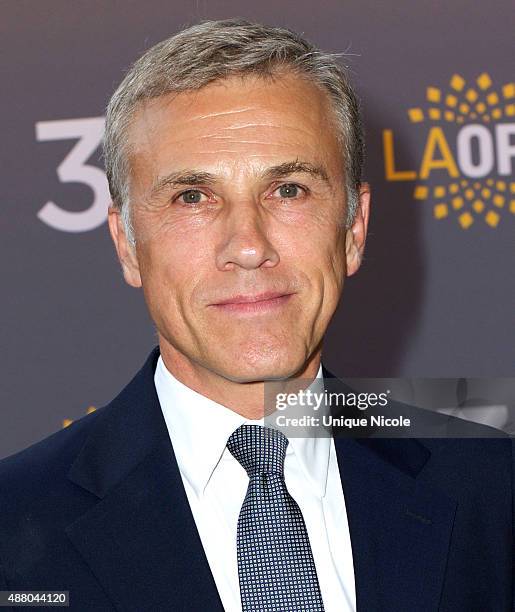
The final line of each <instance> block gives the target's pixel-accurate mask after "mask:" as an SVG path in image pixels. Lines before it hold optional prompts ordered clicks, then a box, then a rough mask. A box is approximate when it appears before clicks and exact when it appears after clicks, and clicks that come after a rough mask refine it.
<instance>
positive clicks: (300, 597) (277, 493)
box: [227, 425, 324, 612]
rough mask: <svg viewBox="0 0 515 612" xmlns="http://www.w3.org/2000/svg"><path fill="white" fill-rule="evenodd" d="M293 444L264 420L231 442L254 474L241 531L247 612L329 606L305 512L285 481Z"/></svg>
mask: <svg viewBox="0 0 515 612" xmlns="http://www.w3.org/2000/svg"><path fill="white" fill-rule="evenodd" d="M287 446H288V439H287V438H286V436H285V435H284V434H282V433H281V432H280V431H277V430H275V429H271V428H269V427H261V426H260V425H242V426H241V427H239V428H238V429H237V430H236V431H234V432H233V433H232V434H231V436H230V437H229V440H228V442H227V448H228V449H229V451H230V452H231V453H232V455H233V456H234V457H235V458H236V459H237V460H238V461H239V463H240V464H241V465H242V466H243V467H244V468H245V470H246V472H247V474H248V476H249V479H250V480H249V486H248V489H247V494H246V496H245V499H244V501H243V505H242V507H241V511H240V516H239V518H238V535H237V554H238V575H239V579H240V594H241V603H242V609H243V612H250V611H253V612H256V611H260V612H262V611H263V612H266V611H271V610H274V611H276V612H277V611H281V612H308V611H309V612H311V611H315V610H316V611H320V610H323V609H324V605H323V602H322V596H321V594H320V587H319V584H318V578H317V573H316V568H315V563H314V561H313V554H312V552H311V546H310V544H309V538H308V533H307V530H306V525H305V524H304V519H303V517H302V512H301V510H300V508H299V506H298V505H297V503H296V501H295V500H294V499H293V498H292V496H291V495H290V494H289V493H288V490H287V488H286V484H285V482H284V459H285V457H286V447H287Z"/></svg>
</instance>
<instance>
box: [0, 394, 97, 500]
mask: <svg viewBox="0 0 515 612" xmlns="http://www.w3.org/2000/svg"><path fill="white" fill-rule="evenodd" d="M107 409H108V406H105V407H103V408H100V409H98V410H96V411H95V412H92V413H91V414H88V415H86V416H84V417H82V418H80V419H78V420H76V421H74V422H73V423H71V424H70V425H69V426H68V427H66V428H64V429H62V430H60V431H57V432H55V433H53V434H51V435H50V436H47V437H46V438H44V439H43V440H40V441H39V442H36V443H35V444H32V445H31V446H29V447H28V448H26V449H24V450H22V451H19V452H17V453H15V454H13V455H10V456H9V457H6V458H5V459H2V460H1V461H0V496H1V499H2V500H3V504H2V506H3V508H4V509H5V508H6V507H7V508H8V507H9V506H10V505H11V504H13V505H15V506H17V508H18V511H19V509H20V504H23V502H24V501H25V502H33V501H34V500H35V499H36V498H37V497H38V496H47V495H48V494H49V491H50V490H52V491H53V492H54V494H55V493H57V489H58V488H59V487H60V486H61V483H64V482H65V481H66V476H67V473H68V470H69V469H70V467H71V465H72V463H73V461H74V459H75V457H76V456H77V454H78V452H79V451H80V449H81V447H82V445H83V444H84V442H85V441H86V439H87V437H88V436H89V434H90V432H91V431H92V430H93V429H94V428H95V427H96V426H97V425H98V424H99V423H100V421H101V420H102V418H103V415H104V414H105V411H106V410H107ZM70 484H71V483H70Z"/></svg>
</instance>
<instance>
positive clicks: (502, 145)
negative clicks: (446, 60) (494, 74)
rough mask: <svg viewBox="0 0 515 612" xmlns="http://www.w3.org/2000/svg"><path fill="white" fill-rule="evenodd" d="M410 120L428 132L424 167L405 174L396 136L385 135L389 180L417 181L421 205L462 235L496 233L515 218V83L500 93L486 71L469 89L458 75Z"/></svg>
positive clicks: (431, 93)
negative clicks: (480, 225)
mask: <svg viewBox="0 0 515 612" xmlns="http://www.w3.org/2000/svg"><path fill="white" fill-rule="evenodd" d="M407 117H408V119H409V121H410V122H411V123H412V124H418V125H419V126H420V127H421V128H424V129H425V131H426V141H425V146H424V150H423V152H422V155H421V161H420V167H419V170H418V171H417V170H399V169H398V168H397V167H396V163H395V152H394V133H393V130H383V152H384V163H385V177H386V179H387V180H389V181H415V183H416V184H415V186H414V190H413V197H414V199H415V200H416V201H419V202H423V203H428V204H429V205H431V206H432V210H433V216H434V218H435V219H445V218H452V217H454V218H455V220H456V221H457V222H458V223H459V225H460V226H461V227H462V228H463V229H468V228H469V227H470V226H471V225H472V224H474V223H475V222H476V221H479V220H480V221H481V222H484V223H486V224H487V225H488V226H490V227H492V228H495V227H497V226H498V224H499V222H500V221H501V218H502V215H503V214H506V212H507V211H509V212H511V213H512V214H515V181H513V175H512V162H513V160H514V159H515V142H514V141H515V83H505V84H503V85H501V86H500V87H499V88H496V87H495V86H494V84H493V82H492V79H491V77H490V75H489V74H487V73H486V72H483V73H482V74H480V75H479V76H478V77H477V78H476V79H475V80H474V81H472V82H470V83H467V81H466V80H465V78H464V77H463V76H461V75H459V74H454V75H453V76H452V77H451V78H450V80H449V83H448V87H447V88H438V87H435V86H430V87H427V89H426V96H425V103H424V104H423V105H420V106H417V107H413V108H409V109H408V110H407ZM442 177H443V178H442Z"/></svg>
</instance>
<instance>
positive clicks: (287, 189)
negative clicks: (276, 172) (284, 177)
mask: <svg viewBox="0 0 515 612" xmlns="http://www.w3.org/2000/svg"><path fill="white" fill-rule="evenodd" d="M279 194H280V196H281V198H296V197H297V196H298V195H299V186H298V185H296V184H295V183H286V184H285V185H281V186H280V187H279Z"/></svg>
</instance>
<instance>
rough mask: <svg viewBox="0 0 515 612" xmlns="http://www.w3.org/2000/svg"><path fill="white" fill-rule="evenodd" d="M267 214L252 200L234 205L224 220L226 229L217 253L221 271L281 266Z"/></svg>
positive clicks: (222, 232)
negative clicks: (270, 236)
mask: <svg viewBox="0 0 515 612" xmlns="http://www.w3.org/2000/svg"><path fill="white" fill-rule="evenodd" d="M265 215H266V213H263V212H262V211H260V209H259V204H258V203H255V202H252V201H249V202H246V203H243V202H238V203H237V204H236V205H234V206H231V208H230V211H229V212H228V214H227V215H226V216H225V218H224V219H221V223H222V224H223V227H222V230H221V239H220V242H219V245H218V248H217V253H216V266H217V268H218V269H219V270H221V271H225V270H234V269H236V268H243V269H245V270H252V269H256V268H261V267H263V268H273V267H274V266H276V265H277V264H278V263H279V260H280V258H279V253H278V252H277V250H276V249H275V248H274V246H273V245H272V243H271V242H270V240H269V231H268V230H269V228H268V227H267V223H268V222H267V219H266V218H265Z"/></svg>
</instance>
